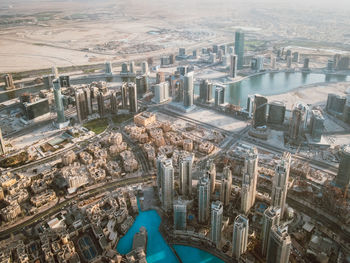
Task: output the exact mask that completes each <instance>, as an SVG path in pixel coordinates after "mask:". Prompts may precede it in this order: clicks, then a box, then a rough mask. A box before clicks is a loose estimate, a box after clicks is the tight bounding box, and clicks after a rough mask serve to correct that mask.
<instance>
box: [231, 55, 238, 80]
mask: <svg viewBox="0 0 350 263" xmlns="http://www.w3.org/2000/svg"><path fill="white" fill-rule="evenodd" d="M230 77H231V78H235V77H237V56H236V55H233V54H231V55H230Z"/></svg>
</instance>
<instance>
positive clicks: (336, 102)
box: [326, 93, 346, 116]
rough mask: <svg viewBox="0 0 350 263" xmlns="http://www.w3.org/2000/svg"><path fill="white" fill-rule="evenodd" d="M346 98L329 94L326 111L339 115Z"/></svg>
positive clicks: (342, 110)
mask: <svg viewBox="0 0 350 263" xmlns="http://www.w3.org/2000/svg"><path fill="white" fill-rule="evenodd" d="M345 104H346V97H345V96H340V95H336V94H333V93H329V94H328V97H327V105H326V110H327V111H328V112H329V113H332V114H333V115H338V116H339V115H340V114H342V113H343V112H344V107H345Z"/></svg>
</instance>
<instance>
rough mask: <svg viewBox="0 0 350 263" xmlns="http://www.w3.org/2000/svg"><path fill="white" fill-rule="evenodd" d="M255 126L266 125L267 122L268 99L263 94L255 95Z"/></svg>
mask: <svg viewBox="0 0 350 263" xmlns="http://www.w3.org/2000/svg"><path fill="white" fill-rule="evenodd" d="M253 107H254V108H253V112H254V115H253V126H254V128H257V127H261V126H265V125H266V123H267V118H266V111H267V99H266V97H263V96H261V95H258V94H255V95H254V106H253Z"/></svg>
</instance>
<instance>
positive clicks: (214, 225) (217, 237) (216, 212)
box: [210, 201, 224, 247]
mask: <svg viewBox="0 0 350 263" xmlns="http://www.w3.org/2000/svg"><path fill="white" fill-rule="evenodd" d="M223 211H224V208H223V205H222V203H221V202H220V201H215V202H212V203H211V229H210V239H211V241H213V243H215V244H216V246H217V247H218V246H219V245H220V241H221V229H222V216H223Z"/></svg>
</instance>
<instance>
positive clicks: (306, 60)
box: [303, 58, 310, 70]
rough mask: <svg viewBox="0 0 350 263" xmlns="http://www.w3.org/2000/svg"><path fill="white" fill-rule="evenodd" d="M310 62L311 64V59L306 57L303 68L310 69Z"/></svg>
mask: <svg viewBox="0 0 350 263" xmlns="http://www.w3.org/2000/svg"><path fill="white" fill-rule="evenodd" d="M309 64H310V59H309V58H305V59H304V66H303V70H309Z"/></svg>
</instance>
